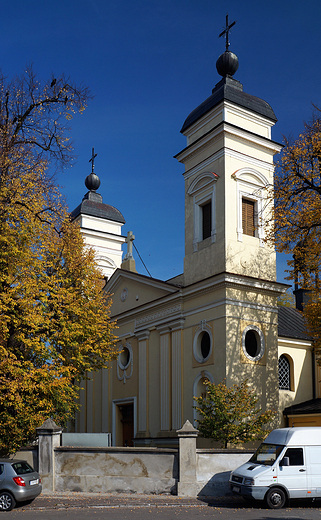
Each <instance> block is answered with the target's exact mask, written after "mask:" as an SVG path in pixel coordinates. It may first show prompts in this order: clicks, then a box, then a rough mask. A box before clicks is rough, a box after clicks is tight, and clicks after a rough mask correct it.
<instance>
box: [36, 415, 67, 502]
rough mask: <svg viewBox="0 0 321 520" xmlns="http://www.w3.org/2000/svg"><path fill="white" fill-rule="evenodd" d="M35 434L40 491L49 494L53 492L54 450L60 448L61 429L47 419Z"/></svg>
mask: <svg viewBox="0 0 321 520" xmlns="http://www.w3.org/2000/svg"><path fill="white" fill-rule="evenodd" d="M36 432H37V436H38V439H39V446H38V458H39V474H40V477H41V483H42V489H43V491H45V492H47V493H50V492H53V491H54V490H55V448H56V447H57V446H60V435H61V433H62V429H61V428H60V427H59V426H57V425H56V423H55V422H54V421H53V420H52V419H47V420H46V421H45V422H44V423H43V424H42V425H41V426H40V427H39V428H37V429H36Z"/></svg>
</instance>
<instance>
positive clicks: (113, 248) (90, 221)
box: [70, 149, 125, 279]
mask: <svg viewBox="0 0 321 520" xmlns="http://www.w3.org/2000/svg"><path fill="white" fill-rule="evenodd" d="M96 156H97V154H95V153H94V149H92V156H91V159H89V162H91V173H90V174H89V175H87V177H86V179H85V186H86V188H87V190H88V192H87V193H86V194H85V196H84V198H83V200H82V202H81V204H79V206H77V208H75V209H74V210H73V211H72V212H71V214H70V217H71V219H72V220H73V221H74V222H75V223H77V224H78V225H79V226H80V231H81V233H82V235H83V237H84V239H85V243H86V245H87V246H89V247H91V248H92V249H93V250H94V251H95V257H96V262H97V265H98V267H99V268H100V270H101V272H102V274H103V276H104V277H105V278H106V279H109V278H110V277H111V275H112V274H113V273H114V271H115V270H116V269H117V268H120V267H121V263H122V245H123V243H124V242H125V237H124V236H122V234H121V228H122V226H123V225H124V224H125V219H124V217H123V215H122V214H121V212H120V211H119V210H118V209H117V208H114V206H110V205H109V204H104V203H103V198H102V196H101V195H100V193H97V190H98V189H99V186H100V179H99V177H98V175H96V173H95V172H94V160H95V158H96Z"/></svg>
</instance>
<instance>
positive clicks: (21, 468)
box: [12, 462, 34, 475]
mask: <svg viewBox="0 0 321 520" xmlns="http://www.w3.org/2000/svg"><path fill="white" fill-rule="evenodd" d="M12 467H13V469H14V470H15V472H16V473H17V475H25V474H26V473H33V472H34V469H33V468H32V467H31V466H30V465H29V464H28V462H14V463H13V464H12Z"/></svg>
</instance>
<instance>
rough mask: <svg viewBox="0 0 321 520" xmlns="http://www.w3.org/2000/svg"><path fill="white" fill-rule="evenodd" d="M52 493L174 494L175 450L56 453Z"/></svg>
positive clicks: (66, 450)
mask: <svg viewBox="0 0 321 520" xmlns="http://www.w3.org/2000/svg"><path fill="white" fill-rule="evenodd" d="M54 456H55V483H54V484H55V491H58V492H59V491H78V492H95V493H110V492H113V493H115V492H116V493H147V494H150V493H153V494H160V493H176V484H177V480H178V450H175V449H162V448H69V447H68V448H67V447H61V448H56V449H55V455H54Z"/></svg>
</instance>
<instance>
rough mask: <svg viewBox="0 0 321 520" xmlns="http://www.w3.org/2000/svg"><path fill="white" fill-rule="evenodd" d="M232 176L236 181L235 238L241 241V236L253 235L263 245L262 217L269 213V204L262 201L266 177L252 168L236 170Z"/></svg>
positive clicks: (264, 197)
mask: <svg viewBox="0 0 321 520" xmlns="http://www.w3.org/2000/svg"><path fill="white" fill-rule="evenodd" d="M232 178H234V180H235V181H236V183H237V187H236V190H237V225H236V233H237V240H238V241H239V242H243V237H249V236H250V237H255V238H258V239H259V245H260V247H264V246H265V242H264V226H265V223H264V219H265V215H266V214H268V213H269V208H268V206H269V205H268V204H266V202H264V201H266V195H265V190H266V189H267V187H268V185H269V182H268V179H267V178H266V177H265V176H264V175H262V173H260V172H258V171H257V170H254V169H253V168H242V169H241V170H237V171H236V172H235V173H233V174H232Z"/></svg>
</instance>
